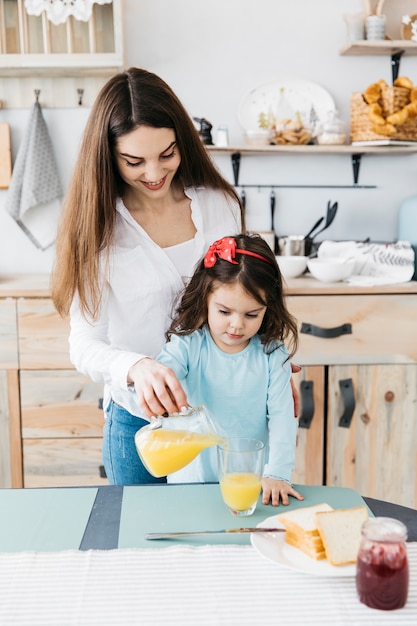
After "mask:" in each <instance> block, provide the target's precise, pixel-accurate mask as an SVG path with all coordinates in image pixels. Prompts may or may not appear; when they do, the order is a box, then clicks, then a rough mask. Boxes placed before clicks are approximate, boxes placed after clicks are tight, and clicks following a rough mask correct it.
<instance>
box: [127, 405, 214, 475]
mask: <svg viewBox="0 0 417 626" xmlns="http://www.w3.org/2000/svg"><path fill="white" fill-rule="evenodd" d="M225 441H226V437H225V435H224V434H223V433H222V432H221V431H220V429H219V428H217V427H216V426H215V425H214V423H213V421H212V419H211V417H210V415H209V414H208V411H207V409H206V408H205V407H204V406H198V407H194V408H192V407H191V408H189V409H187V410H186V411H184V412H181V413H173V414H171V415H169V416H168V417H160V416H158V417H153V418H151V421H150V423H149V424H148V426H144V427H143V428H141V429H140V430H138V431H137V433H136V435H135V445H136V450H137V452H138V454H139V456H140V459H141V461H142V463H143V464H144V466H145V467H146V469H147V470H148V472H150V473H151V474H152V475H153V476H155V477H157V478H160V477H161V476H167V475H168V474H172V473H173V472H176V471H178V470H180V469H181V468H183V467H185V466H186V465H188V463H190V462H191V461H192V460H193V459H195V457H196V456H197V455H198V454H200V452H201V451H202V450H204V449H205V448H209V447H210V446H215V445H217V444H218V443H225Z"/></svg>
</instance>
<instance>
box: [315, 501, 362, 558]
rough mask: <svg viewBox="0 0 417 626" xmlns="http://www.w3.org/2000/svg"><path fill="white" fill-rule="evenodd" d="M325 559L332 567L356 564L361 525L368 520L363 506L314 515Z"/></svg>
mask: <svg viewBox="0 0 417 626" xmlns="http://www.w3.org/2000/svg"><path fill="white" fill-rule="evenodd" d="M315 518H316V521H317V528H318V532H319V534H320V537H321V539H322V542H323V545H324V549H325V551H326V557H327V560H328V561H329V563H331V564H332V565H347V564H348V563H356V560H357V557H358V552H359V544H360V541H361V528H362V524H363V523H364V522H365V521H366V520H367V519H368V510H367V508H366V507H365V506H357V507H355V508H352V509H336V510H334V511H321V512H320V511H318V512H316V513H315Z"/></svg>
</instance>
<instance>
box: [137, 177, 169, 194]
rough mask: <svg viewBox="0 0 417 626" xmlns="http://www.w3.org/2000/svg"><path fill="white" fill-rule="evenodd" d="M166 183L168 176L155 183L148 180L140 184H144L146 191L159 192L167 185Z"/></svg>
mask: <svg viewBox="0 0 417 626" xmlns="http://www.w3.org/2000/svg"><path fill="white" fill-rule="evenodd" d="M165 181H166V176H164V177H163V178H161V179H160V180H158V181H157V182H155V183H151V182H149V181H146V180H141V181H140V182H141V183H142V185H143V186H144V187H146V189H151V190H152V191H158V190H159V189H162V187H163V186H164V184H165Z"/></svg>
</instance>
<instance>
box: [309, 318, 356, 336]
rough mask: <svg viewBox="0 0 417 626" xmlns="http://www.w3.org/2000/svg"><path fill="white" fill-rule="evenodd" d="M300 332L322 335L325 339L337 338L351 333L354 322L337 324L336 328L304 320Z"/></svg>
mask: <svg viewBox="0 0 417 626" xmlns="http://www.w3.org/2000/svg"><path fill="white" fill-rule="evenodd" d="M300 333H304V334H305V335H313V336H314V337H322V338H323V339H335V338H336V337H340V336H341V335H351V334H352V324H348V323H346V324H342V325H341V326H335V327H334V328H322V327H321V326H315V325H314V324H309V323H308V322H303V323H302V324H301V328H300Z"/></svg>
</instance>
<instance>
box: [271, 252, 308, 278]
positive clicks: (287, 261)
mask: <svg viewBox="0 0 417 626" xmlns="http://www.w3.org/2000/svg"><path fill="white" fill-rule="evenodd" d="M276 259H277V263H278V267H279V269H280V271H281V274H282V275H283V277H284V278H295V277H296V276H301V274H303V272H305V270H306V268H307V257H306V256H291V255H288V256H286V255H280V256H277V257H276Z"/></svg>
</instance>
